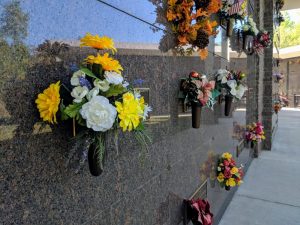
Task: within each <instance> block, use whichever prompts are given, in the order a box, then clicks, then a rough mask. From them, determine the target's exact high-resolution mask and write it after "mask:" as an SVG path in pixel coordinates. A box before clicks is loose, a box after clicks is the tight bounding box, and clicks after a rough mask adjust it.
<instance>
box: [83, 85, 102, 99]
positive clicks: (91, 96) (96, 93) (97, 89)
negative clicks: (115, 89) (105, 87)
mask: <svg viewBox="0 0 300 225" xmlns="http://www.w3.org/2000/svg"><path fill="white" fill-rule="evenodd" d="M98 94H99V88H98V87H94V88H93V89H92V90H90V92H89V93H88V94H87V96H86V98H87V99H88V100H89V101H90V100H91V99H92V98H93V97H95V96H96V95H98Z"/></svg>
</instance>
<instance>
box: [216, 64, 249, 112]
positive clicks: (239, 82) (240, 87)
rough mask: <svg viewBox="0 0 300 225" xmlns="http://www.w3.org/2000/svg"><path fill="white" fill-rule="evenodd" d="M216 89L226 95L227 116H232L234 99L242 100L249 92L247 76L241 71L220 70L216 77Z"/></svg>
mask: <svg viewBox="0 0 300 225" xmlns="http://www.w3.org/2000/svg"><path fill="white" fill-rule="evenodd" d="M215 77H216V89H217V90H219V91H220V92H221V93H224V95H225V115H226V116H228V115H229V114H230V109H231V103H232V101H233V98H235V99H237V100H241V99H242V97H243V96H244V94H245V91H246V90H248V88H247V86H246V84H245V78H246V74H244V73H243V72H241V71H239V72H237V71H228V70H225V69H220V70H218V71H217V73H216V75H215Z"/></svg>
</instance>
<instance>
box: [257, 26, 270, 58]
mask: <svg viewBox="0 0 300 225" xmlns="http://www.w3.org/2000/svg"><path fill="white" fill-rule="evenodd" d="M271 45H272V38H271V36H270V33H269V32H267V31H259V33H258V35H257V37H256V38H255V39H254V42H253V48H254V52H255V53H256V54H263V50H264V49H265V48H269V47H270V46H271Z"/></svg>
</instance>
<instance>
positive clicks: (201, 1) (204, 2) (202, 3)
mask: <svg viewBox="0 0 300 225" xmlns="http://www.w3.org/2000/svg"><path fill="white" fill-rule="evenodd" d="M210 2H211V0H195V5H196V9H200V8H202V9H206V8H207V7H208V6H209V3H210Z"/></svg>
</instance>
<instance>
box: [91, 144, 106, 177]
mask: <svg viewBox="0 0 300 225" xmlns="http://www.w3.org/2000/svg"><path fill="white" fill-rule="evenodd" d="M88 162H89V168H90V172H91V174H92V175H93V176H96V177H97V176H100V175H101V173H102V172H103V169H102V164H101V163H100V162H99V160H98V159H97V150H96V146H95V145H94V144H91V146H90V148H89V153H88Z"/></svg>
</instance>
